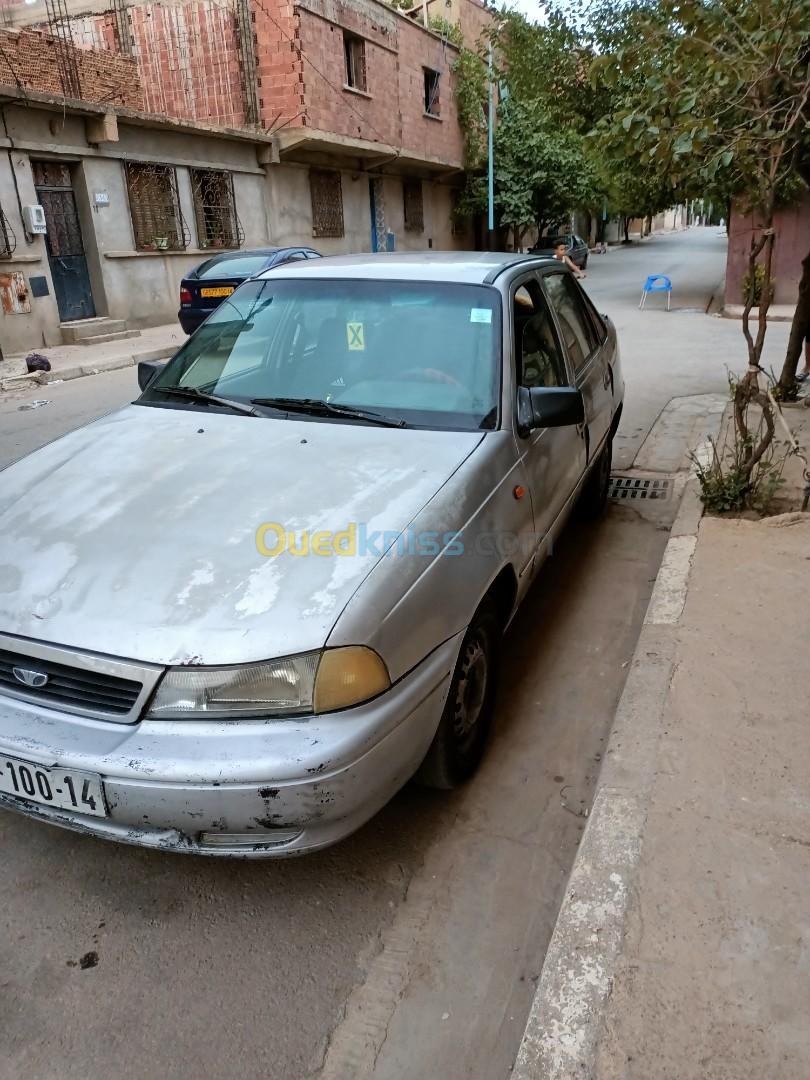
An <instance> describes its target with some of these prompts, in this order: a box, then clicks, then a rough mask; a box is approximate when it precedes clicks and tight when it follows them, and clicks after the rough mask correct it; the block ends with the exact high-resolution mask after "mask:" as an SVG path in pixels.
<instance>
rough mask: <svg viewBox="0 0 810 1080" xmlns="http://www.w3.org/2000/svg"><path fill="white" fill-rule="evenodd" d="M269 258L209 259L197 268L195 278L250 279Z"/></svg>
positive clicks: (248, 256) (256, 256)
mask: <svg viewBox="0 0 810 1080" xmlns="http://www.w3.org/2000/svg"><path fill="white" fill-rule="evenodd" d="M271 258H272V255H234V256H233V258H231V259H209V260H208V262H206V263H203V264H202V266H201V267H200V268H199V270H198V271H197V277H198V278H200V279H201V280H205V279H206V278H222V277H226V278H230V277H239V278H245V277H252V276H253V275H254V274H258V273H259V271H260V270H263V269H264V267H265V266H266V265H267V263H268V260H269V259H271Z"/></svg>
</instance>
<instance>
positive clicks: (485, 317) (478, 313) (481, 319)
mask: <svg viewBox="0 0 810 1080" xmlns="http://www.w3.org/2000/svg"><path fill="white" fill-rule="evenodd" d="M470 322H478V323H491V322H492V309H491V308H488V307H474V308H470Z"/></svg>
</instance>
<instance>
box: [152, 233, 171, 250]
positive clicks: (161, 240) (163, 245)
mask: <svg viewBox="0 0 810 1080" xmlns="http://www.w3.org/2000/svg"><path fill="white" fill-rule="evenodd" d="M153 243H154V245H155V248H156V249H157V250H158V251H166V249H167V248H168V246H169V238H168V236H156V237H154V240H153Z"/></svg>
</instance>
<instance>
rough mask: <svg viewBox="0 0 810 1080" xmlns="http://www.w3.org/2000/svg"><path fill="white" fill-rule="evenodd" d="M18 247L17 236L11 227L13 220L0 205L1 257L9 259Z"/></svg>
mask: <svg viewBox="0 0 810 1080" xmlns="http://www.w3.org/2000/svg"><path fill="white" fill-rule="evenodd" d="M16 249H17V237H16V236H15V235H14V230H13V229H12V227H11V222H10V221H9V220H8V218H7V217H6V215H5V211H4V210H3V207H2V206H0V259H8V258H9V257H10V256H11V255H13V254H14V252H15V251H16Z"/></svg>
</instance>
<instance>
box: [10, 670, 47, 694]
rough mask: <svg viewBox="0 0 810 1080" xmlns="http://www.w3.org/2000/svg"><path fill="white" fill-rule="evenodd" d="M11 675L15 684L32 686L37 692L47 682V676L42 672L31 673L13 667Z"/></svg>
mask: <svg viewBox="0 0 810 1080" xmlns="http://www.w3.org/2000/svg"><path fill="white" fill-rule="evenodd" d="M11 674H12V675H13V676H14V678H15V679H16V680H17V682H21V683H22V684H23V686H32V687H33V688H34V689H35V690H39V688H40V687H42V686H45V684H46V683H47V682H48V676H47V675H45V674H44V673H43V672H41V671H31V670H30V669H29V668H24V667H14V668H12V669H11Z"/></svg>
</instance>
